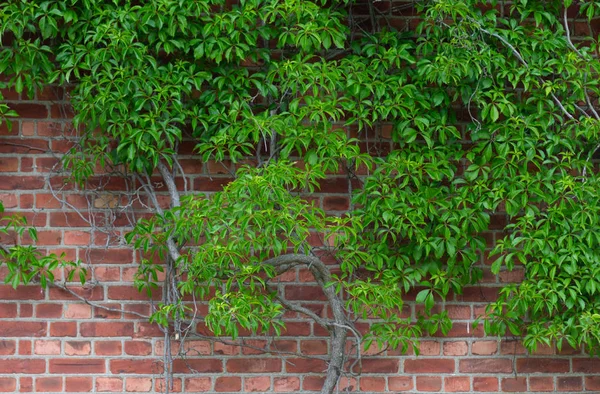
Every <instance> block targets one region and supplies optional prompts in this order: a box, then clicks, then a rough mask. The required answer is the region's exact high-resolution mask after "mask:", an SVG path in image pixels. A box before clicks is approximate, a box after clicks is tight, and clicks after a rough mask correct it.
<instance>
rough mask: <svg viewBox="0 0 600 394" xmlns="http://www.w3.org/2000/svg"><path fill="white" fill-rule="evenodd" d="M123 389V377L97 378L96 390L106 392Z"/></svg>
mask: <svg viewBox="0 0 600 394" xmlns="http://www.w3.org/2000/svg"><path fill="white" fill-rule="evenodd" d="M122 390H123V379H121V378H105V377H98V378H96V391H99V392H106V391H114V392H121V391H122Z"/></svg>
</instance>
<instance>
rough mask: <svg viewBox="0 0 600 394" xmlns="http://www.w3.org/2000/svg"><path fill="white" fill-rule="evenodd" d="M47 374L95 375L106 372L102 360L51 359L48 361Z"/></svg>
mask: <svg viewBox="0 0 600 394" xmlns="http://www.w3.org/2000/svg"><path fill="white" fill-rule="evenodd" d="M49 363H50V364H49V365H50V368H49V372H50V373H61V374H75V373H86V374H96V373H104V372H106V367H105V366H104V360H103V359H89V358H79V359H72V358H63V359H60V358H59V359H56V358H55V359H51V360H50V361H49Z"/></svg>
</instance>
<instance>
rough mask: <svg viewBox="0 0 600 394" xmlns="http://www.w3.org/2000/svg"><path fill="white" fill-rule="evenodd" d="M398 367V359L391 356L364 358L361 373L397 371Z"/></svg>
mask: <svg viewBox="0 0 600 394" xmlns="http://www.w3.org/2000/svg"><path fill="white" fill-rule="evenodd" d="M399 368H400V362H399V360H398V359H392V358H364V359H363V360H362V368H361V371H362V372H363V373H379V374H381V373H397V372H398V369H399Z"/></svg>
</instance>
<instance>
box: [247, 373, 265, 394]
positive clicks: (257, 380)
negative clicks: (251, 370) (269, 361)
mask: <svg viewBox="0 0 600 394" xmlns="http://www.w3.org/2000/svg"><path fill="white" fill-rule="evenodd" d="M270 390H271V378H270V377H268V376H258V377H248V378H244V391H247V392H248V391H249V392H253V391H258V392H262V393H266V392H268V391H270Z"/></svg>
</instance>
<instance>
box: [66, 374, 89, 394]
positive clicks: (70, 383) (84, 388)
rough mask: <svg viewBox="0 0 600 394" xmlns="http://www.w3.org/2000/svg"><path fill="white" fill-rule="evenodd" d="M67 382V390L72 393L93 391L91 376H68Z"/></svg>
mask: <svg viewBox="0 0 600 394" xmlns="http://www.w3.org/2000/svg"><path fill="white" fill-rule="evenodd" d="M65 383H66V384H65V391H67V392H71V393H73V392H88V391H92V387H93V384H92V378H91V377H76V376H67V377H66V379H65Z"/></svg>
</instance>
